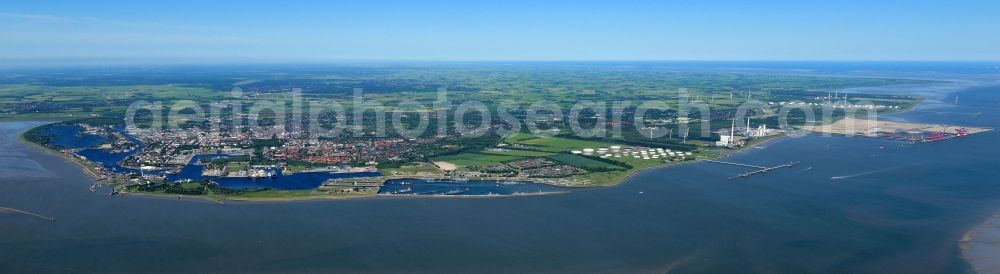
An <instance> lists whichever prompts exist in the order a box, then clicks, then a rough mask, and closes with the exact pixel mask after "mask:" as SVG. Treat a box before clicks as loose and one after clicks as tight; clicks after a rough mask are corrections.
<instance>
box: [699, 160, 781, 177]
mask: <svg viewBox="0 0 1000 274" xmlns="http://www.w3.org/2000/svg"><path fill="white" fill-rule="evenodd" d="M705 161H706V162H710V163H716V164H724V165H732V166H739V167H749V168H753V169H756V170H754V171H750V172H744V173H740V174H737V175H736V176H733V177H729V180H732V179H736V178H746V177H750V176H753V175H755V174H761V173H767V172H768V171H772V170H775V169H779V168H786V167H787V168H791V167H794V166H795V165H797V164H799V162H788V163H787V164H783V165H777V166H772V167H764V166H755V165H750V164H741V163H734V162H725V161H717V160H705Z"/></svg>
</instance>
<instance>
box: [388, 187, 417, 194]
mask: <svg viewBox="0 0 1000 274" xmlns="http://www.w3.org/2000/svg"><path fill="white" fill-rule="evenodd" d="M412 192H413V189H411V188H408V187H407V188H404V189H400V190H399V191H396V192H393V193H392V194H405V193H412Z"/></svg>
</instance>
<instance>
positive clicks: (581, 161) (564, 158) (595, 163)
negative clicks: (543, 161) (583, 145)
mask: <svg viewBox="0 0 1000 274" xmlns="http://www.w3.org/2000/svg"><path fill="white" fill-rule="evenodd" d="M546 158H549V159H552V160H555V161H557V162H560V163H563V164H567V165H570V166H574V167H578V168H582V169H586V170H594V169H603V170H624V169H626V168H625V167H623V166H620V165H615V164H612V163H608V162H604V161H599V160H595V159H591V158H587V157H584V156H579V155H573V154H556V155H552V156H548V157H546Z"/></svg>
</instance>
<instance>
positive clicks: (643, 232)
mask: <svg viewBox="0 0 1000 274" xmlns="http://www.w3.org/2000/svg"><path fill="white" fill-rule="evenodd" d="M969 92H974V93H977V94H981V95H982V96H986V97H983V99H981V100H983V101H986V100H996V99H997V98H1000V89H997V88H991V89H986V90H977V91H969ZM962 97H964V95H963V96H962ZM970 100H971V99H970ZM997 101H1000V100H997ZM941 108H946V109H948V110H949V111H948V112H970V111H976V112H984V114H983V115H980V116H975V117H966V116H960V115H952V114H941V113H938V112H940V111H938V109H941ZM901 117H902V118H904V119H908V120H914V121H923V120H928V121H932V122H953V123H959V124H963V125H969V126H991V127H998V126H1000V112H998V111H997V108H995V107H992V106H963V105H961V104H960V105H959V106H958V107H948V106H947V105H945V106H942V107H935V108H921V109H920V110H918V111H914V112H910V113H907V114H904V115H901ZM34 125H37V123H21V122H13V123H12V122H6V123H0V135H2V137H0V140H2V141H0V142H2V143H0V144H2V148H3V149H2V150H0V151H2V153H0V154H3V156H4V157H3V158H0V167H5V168H3V170H4V172H3V173H0V174H2V175H0V207H10V208H16V209H19V210H24V211H29V212H33V213H37V214H40V215H44V216H49V217H52V218H55V221H54V222H50V221H47V220H44V219H40V218H36V217H31V216H27V215H24V214H5V213H0V235H2V236H0V271H2V272H38V271H45V272H71V271H140V270H147V271H148V270H154V271H164V272H178V271H213V272H214V271H228V272H253V271H260V272H290V271H323V272H330V271H373V272H401V271H407V272H411V271H413V270H420V271H424V272H442V271H444V272H472V271H476V272H552V271H559V272H659V273H662V272H665V271H668V270H671V271H672V273H673V271H675V272H681V273H691V272H714V273H747V272H786V273H831V272H839V273H962V272H966V271H968V270H969V269H970V268H969V265H968V264H967V263H966V262H965V261H964V260H963V259H962V256H961V252H960V250H959V248H958V245H957V244H956V241H957V240H958V239H959V238H960V237H961V235H962V234H963V233H964V232H965V231H966V230H968V229H969V228H971V227H973V226H975V225H978V224H980V223H982V221H983V220H985V219H986V218H987V217H988V216H991V215H992V214H993V213H995V212H994V211H996V210H997V209H998V208H1000V180H998V179H1000V171H997V169H996V164H997V160H996V157H997V155H998V154H997V151H998V150H997V149H996V148H995V147H994V146H995V145H996V144H998V141H1000V134H998V133H997V132H996V131H994V132H989V133H984V134H976V135H972V136H968V137H965V138H960V139H953V140H948V141H943V142H935V143H926V144H917V145H910V144H902V143H898V142H893V141H885V140H876V139H865V138H844V137H822V136H817V135H809V136H806V137H801V138H788V139H782V140H777V141H774V142H770V143H767V144H765V145H764V148H761V149H750V150H748V151H746V152H743V153H739V154H737V155H735V156H733V157H732V158H730V159H728V161H734V162H741V163H749V164H755V165H775V164H783V163H786V162H788V161H800V162H801V163H800V164H799V165H798V166H796V167H794V168H789V169H781V170H775V171H773V172H770V173H767V174H764V175H760V176H753V177H750V178H748V179H737V180H728V179H727V178H729V177H731V176H732V175H734V174H737V173H740V172H743V171H745V170H744V169H742V168H740V167H735V166H727V165H719V164H713V163H699V164H692V165H685V166H680V167H675V168H669V169H656V170H648V171H645V172H641V173H639V174H637V175H636V176H634V177H632V178H630V179H629V180H628V182H626V183H624V184H623V185H620V186H618V187H612V188H599V189H585V190H574V191H572V192H571V193H568V194H562V195H547V196H523V197H507V198H498V199H430V198H396V197H377V198H370V199H361V200H338V201H303V202H287V203H235V204H234V203H228V204H226V205H219V204H214V203H210V202H203V201H177V200H174V199H162V198H149V197H135V196H108V195H107V194H106V193H100V192H97V193H94V192H90V191H88V190H87V187H88V186H89V184H90V182H91V181H90V180H89V179H87V178H86V177H85V176H84V175H83V173H82V172H81V171H80V169H79V168H78V167H76V166H75V165H74V164H72V163H69V162H67V161H65V160H62V159H60V158H58V157H55V156H53V155H50V154H47V153H45V152H41V151H38V150H37V149H34V148H32V147H29V146H27V145H24V144H20V143H17V142H16V140H15V139H16V133H17V132H20V131H23V130H26V129H27V128H29V127H31V126H34ZM11 165H18V166H17V167H16V168H10V167H8V166H11ZM14 169H17V170H16V172H11V171H12V170H14Z"/></svg>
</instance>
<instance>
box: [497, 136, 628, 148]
mask: <svg viewBox="0 0 1000 274" xmlns="http://www.w3.org/2000/svg"><path fill="white" fill-rule="evenodd" d="M504 141H505V142H508V143H511V144H521V145H527V146H531V147H535V148H537V149H539V150H542V151H546V152H568V151H571V150H578V149H584V148H599V147H609V146H612V145H616V144H613V143H606V142H597V141H587V140H577V139H567V138H560V137H546V136H538V135H533V134H530V133H516V134H512V135H511V136H508V137H507V138H505V139H504Z"/></svg>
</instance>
